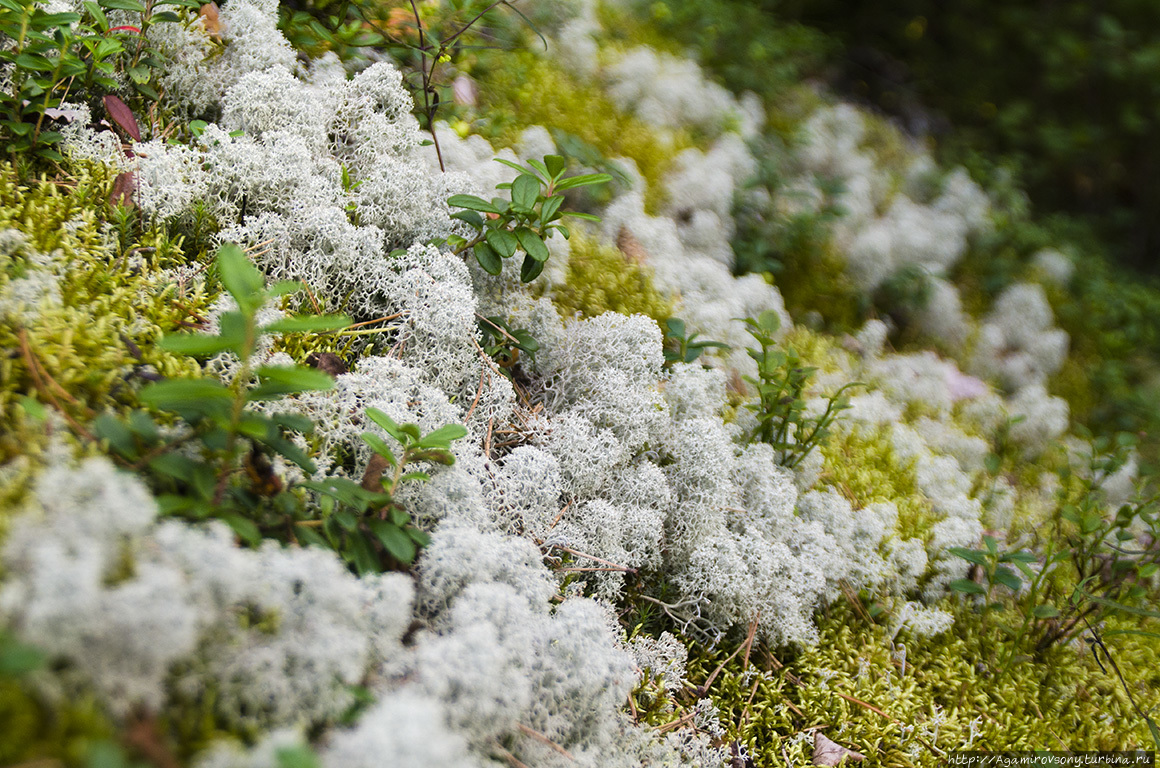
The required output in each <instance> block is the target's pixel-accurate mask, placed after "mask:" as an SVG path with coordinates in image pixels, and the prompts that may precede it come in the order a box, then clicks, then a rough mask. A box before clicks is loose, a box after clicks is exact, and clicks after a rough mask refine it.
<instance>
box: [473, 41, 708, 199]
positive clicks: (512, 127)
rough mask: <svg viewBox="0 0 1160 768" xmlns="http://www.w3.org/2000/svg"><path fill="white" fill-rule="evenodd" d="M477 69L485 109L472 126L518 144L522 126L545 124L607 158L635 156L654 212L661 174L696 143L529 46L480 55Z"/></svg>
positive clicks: (496, 140) (498, 142)
mask: <svg viewBox="0 0 1160 768" xmlns="http://www.w3.org/2000/svg"><path fill="white" fill-rule="evenodd" d="M472 74H473V75H475V76H476V77H477V78H479V82H480V98H481V105H480V106H481V111H480V114H481V115H486V117H485V118H483V119H482V120H481V121H479V123H478V125H475V126H473V127H474V128H477V129H478V130H479V131H480V133H482V135H483V136H484V137H486V138H488V139H489V140H490V141H491V142H492V144H493V145H494V146H496V147H497V148H498V147H511V146H514V145H515V144H516V143H517V142H518V139H519V134H520V132H521V131H523V130H524V129H525V128H527V127H529V126H532V125H541V126H544V127H545V128H547V129H549V130H555V131H560V132H563V133H565V134H567V135H569V136H573V137H575V138H577V139H579V140H581V141H582V142H583V143H585V144H587V145H589V146H590V147H591V148H592V149H593V150H595V151H596V152H598V153H599V154H600V155H601V156H603V157H604V158H605V159H606V160H611V159H613V158H617V157H627V158H630V159H632V160H633V161H634V162H635V163H636V166H637V168H638V169H639V170H640V173H641V175H642V176H643V177H644V179H645V181H646V182H647V184H648V187H647V189H646V191H645V207H646V209H647V210H648V211H650V212H652V213H655V212H656V211H657V210H659V208H660V206H661V203H662V202H663V200H664V198H663V185H662V183H661V180H662V179H663V178H664V176H665V174H666V173H667V172H668V170H669V168H670V166H671V163H672V159H673V158H674V157H675V156H676V154H677V153H678V152H680V151H681V150H683V149H686V148H688V147H691V146H693V145H694V142H693V140H692V138H691V137H690V136H689V135H688V134H687V133H685V132H683V131H664V130H661V129H658V128H655V127H653V126H650V125H648V124H646V123H644V122H643V121H641V120H639V119H637V118H636V117H633V116H631V115H627V114H625V113H623V112H621V111H620V110H619V109H618V108H617V107H616V105H614V104H613V103H612V102H611V101H610V100H609V98H608V97H607V96H605V95H604V93H603V92H602V91H601V90H600V89H599V88H598V87H597V86H596V85H593V84H589V83H584V82H581V81H580V80H578V79H577V78H576V77H575V76H573V75H571V74H569V73H568V72H565V71H564V70H563V69H561V68H560V67H559V66H557V65H555V64H553V63H552V61H551V60H550V59H546V58H543V57H541V56H537V55H536V54H534V53H531V52H528V51H519V52H514V53H506V54H505V55H503V56H501V57H487V58H486V59H484V58H481V60H480V62H479V64H478V65H477V66H476V67H475V68H474V69H473V70H472Z"/></svg>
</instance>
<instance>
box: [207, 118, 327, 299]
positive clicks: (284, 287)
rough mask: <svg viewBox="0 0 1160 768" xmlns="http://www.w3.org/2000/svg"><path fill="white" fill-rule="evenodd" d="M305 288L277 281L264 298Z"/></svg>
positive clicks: (298, 284) (292, 281)
mask: <svg viewBox="0 0 1160 768" xmlns="http://www.w3.org/2000/svg"><path fill="white" fill-rule="evenodd" d="M193 123H201V126H202V130H205V123H204V122H202V121H201V120H194V121H193ZM193 123H190V124H189V127H190V128H191V129H192V128H193ZM305 287H306V286H304V285H303V284H302V283H300V282H298V281H297V280H279V281H278V282H276V283H274V284H273V285H271V286H270V287H269V288H267V289H266V296H268V297H270V298H277V297H279V296H286V295H288V294H291V293H297V292H298V291H301V290H302V289H303V288H305Z"/></svg>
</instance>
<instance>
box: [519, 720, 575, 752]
mask: <svg viewBox="0 0 1160 768" xmlns="http://www.w3.org/2000/svg"><path fill="white" fill-rule="evenodd" d="M516 728H518V729H519V731H520V733H522V734H524V735H525V736H530V737H531V738H533V739H535V740H536V741H538V742H540V743H541V744H547V745H548V746H549V747H551V748H552V749H554V750H556V751H557V752H559V753H560V754H561V755H563V756H564V757H566V758H568V759H569V760H575V759H576V758H574V757H572V754H571V753H570V752H569V751H568V750H566V749H564V748H563V747H561V746H560V745H559V744H557V743H556V742H554V741H552V740H551V739H549V738H548V737H547V736H545V735H544V734H542V733H540V732H539V731H537V730H535V729H533V728H529V727H528V726H526V725H524V724H523V723H516Z"/></svg>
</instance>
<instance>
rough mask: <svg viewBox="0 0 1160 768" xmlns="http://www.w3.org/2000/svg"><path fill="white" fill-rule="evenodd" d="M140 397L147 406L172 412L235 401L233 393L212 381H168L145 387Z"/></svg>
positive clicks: (219, 383)
mask: <svg viewBox="0 0 1160 768" xmlns="http://www.w3.org/2000/svg"><path fill="white" fill-rule="evenodd" d="M140 397H141V402H143V403H145V404H146V405H149V406H152V407H154V408H159V409H161V410H166V411H171V410H179V409H185V408H195V409H196V408H201V407H203V406H205V405H206V404H213V403H225V404H228V403H230V402H231V401H232V400H233V393H232V392H230V391H229V390H228V389H227V388H226V387H225V386H224V385H223V384H222V383H221V382H218V381H213V380H212V379H168V380H166V381H158V382H156V383H153V384H150V385H149V386H147V387H145V388H144V389H142V390H141V395H140Z"/></svg>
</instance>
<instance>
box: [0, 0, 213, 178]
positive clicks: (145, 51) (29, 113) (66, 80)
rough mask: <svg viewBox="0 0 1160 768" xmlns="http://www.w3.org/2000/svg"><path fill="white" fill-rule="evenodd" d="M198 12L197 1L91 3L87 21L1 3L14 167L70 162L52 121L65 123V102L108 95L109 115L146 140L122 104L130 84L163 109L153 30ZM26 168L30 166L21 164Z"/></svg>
mask: <svg viewBox="0 0 1160 768" xmlns="http://www.w3.org/2000/svg"><path fill="white" fill-rule="evenodd" d="M165 6H172V7H174V8H175V9H181V8H197V7H198V3H197V2H196V1H195V0H157V2H150V3H149V4H148V6H146V5H145V4H143V3H140V2H138V0H96V2H94V1H93V0H86V1H85V2H84V3H83V4H82V7H83V9H84V11H83V13H76V12H65V13H50V12H49V11H47V10H45V9H44V8H42V7H41V5H40V4H37V3H34V2H32V1H31V0H3V2H0V34H3V35H4V37H5V43H4V44H3V47H2V48H0V62H3V63H5V64H7V65H8V66H9V67H10V71H9V72H8V74H7V77H6V78H5V80H6V83H5V86H6V87H4V88H0V118H2V119H0V141H2V142H3V143H4V144H5V145H6V146H7V148H8V151H9V153H10V155H11V159H12V160H13V161H18V160H23V161H27V160H31V159H36V160H41V161H52V162H59V161H61V160H63V159H64V158H63V157H62V155H61V153H60V151H59V150H58V149H57V148H56V147H57V145H59V144H60V142H61V140H62V138H63V137H62V135H61V133H60V132H59V131H56V130H53V129H52V121H53V119H54V118H57V117H65V119H70V118H68V117H66V116H64V115H63V114H62V113H61V112H60V108H61V106H62V105H63V104H64V102H65V101H66V100H67V99H68V98H69V96H72V97H73V98H74V99H75V100H84V99H91V100H93V101H94V102H95V101H96V100H97V99H98V98H99V96H100V95H101V94H106V95H107V98H108V99H109V101H106V109H107V110H108V111H109V113H110V116H111V117H112V118H113V121H114V122H116V123H117V124H118V125H120V126H121V127H122V129H123V130H124V131H125V132H126V134H127V135H129V136H130V138H133V139H137V140H140V138H141V136H140V133H139V130H138V128H137V124H136V121H135V120H134V119H133V118H132V113H131V112H130V111H129V109H128V107H126V106H125V104H124V102H122V101H121V100H120V98H119V97H117V96H113V95H112V94H113V93H114V92H117V91H121V90H122V84H121V82H120V80H119V78H124V79H125V80H126V81H127V82H128V84H129V86H130V88H132V92H133V94H134V96H135V97H136V98H138V99H145V100H148V101H157V100H158V99H159V98H160V96H159V94H158V92H157V90H156V89H155V88H154V87H153V85H152V84H151V82H152V80H153V77H154V74H155V72H156V71H157V70H159V69H160V68H161V67H162V66H163V63H162V61H161V60H160V58H159V55H158V54H157V53H156V52H155V51H154V50H153V49H152V48H151V46H150V45H149V43H148V39H147V38H146V33H147V32H148V30H149V28H150V26H152V25H154V24H158V23H180V22H182V17H181V16H179V15H178V13H175V12H174V10H170V9H165V8H164V7H165ZM107 11H117V12H119V13H126V12H127V13H129V14H132V15H134V16H136V18H134V19H133V21H134V22H135V23H132V24H119V25H115V24H113V23H112V22H110V20H109V17H108V15H107V13H106V12H107ZM18 164H23V163H18Z"/></svg>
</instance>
